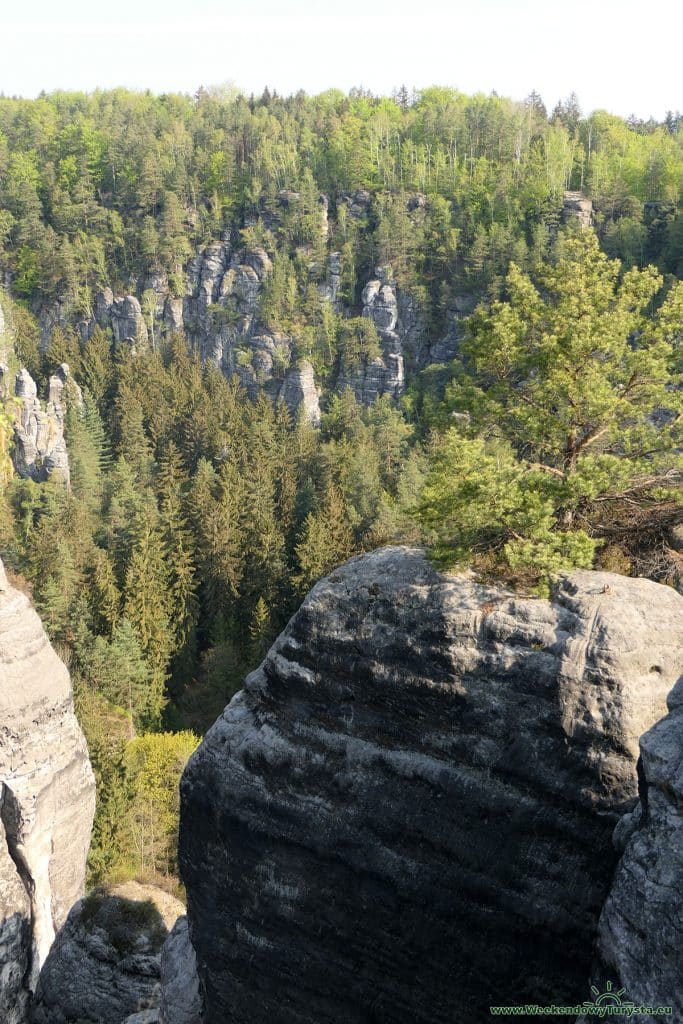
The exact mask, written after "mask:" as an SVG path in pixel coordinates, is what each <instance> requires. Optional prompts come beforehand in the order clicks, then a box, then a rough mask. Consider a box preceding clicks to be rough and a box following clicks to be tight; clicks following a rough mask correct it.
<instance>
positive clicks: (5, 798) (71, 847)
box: [0, 563, 95, 1024]
mask: <svg viewBox="0 0 683 1024" xmlns="http://www.w3.org/2000/svg"><path fill="white" fill-rule="evenodd" d="M94 807H95V780H94V778H93V774H92V770H91V768H90V761H89V760H88V752H87V748H86V745H85V739H84V738H83V734H82V732H81V730H80V728H79V726H78V723H77V721H76V717H75V715H74V710H73V699H72V693H71V683H70V680H69V674H68V672H67V670H66V668H65V666H64V665H63V664H62V662H61V661H60V660H59V658H58V657H57V655H56V654H55V652H54V651H53V649H52V647H51V646H50V643H49V641H48V639H47V636H46V635H45V632H44V630H43V627H42V625H41V623H40V620H39V618H38V616H37V614H36V613H35V611H34V610H33V608H32V607H31V605H30V602H29V600H28V598H27V597H26V596H25V595H24V594H23V593H21V592H20V591H19V590H17V589H16V588H15V587H12V586H11V585H10V584H9V583H8V581H7V578H6V575H5V572H4V569H3V568H2V565H1V563H0V818H1V821H2V828H0V980H1V982H2V983H1V984H0V1020H2V1021H3V1024H16V1022H19V1021H21V1020H22V1019H23V1018H22V1015H23V1012H24V1007H25V1004H26V998H27V994H28V992H29V991H32V990H33V989H34V988H35V984H36V980H37V975H38V970H39V968H40V966H41V964H42V962H43V961H44V959H45V957H46V955H47V952H48V950H49V948H50V945H51V944H52V941H53V939H54V936H55V933H56V931H57V930H58V929H59V928H60V927H61V925H62V924H63V922H64V920H65V918H66V916H67V914H68V912H69V910H70V909H71V906H72V904H73V903H74V901H75V900H77V899H78V897H79V896H80V895H81V894H82V889H83V882H84V878H85V859H86V855H87V851H88V845H89V843H90V830H91V827H92V820H93V813H94Z"/></svg>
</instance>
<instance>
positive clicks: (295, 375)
mask: <svg viewBox="0 0 683 1024" xmlns="http://www.w3.org/2000/svg"><path fill="white" fill-rule="evenodd" d="M279 397H280V398H281V399H282V400H283V401H284V403H285V405H286V406H287V408H288V409H289V411H290V412H291V413H292V415H293V416H295V415H296V414H297V413H298V412H299V410H302V411H303V414H304V416H306V418H307V419H308V421H309V423H312V424H313V426H314V427H317V426H319V425H320V396H319V395H318V391H317V389H316V386H315V373H314V371H313V366H312V365H311V363H309V361H308V359H300V360H299V362H298V363H297V364H296V366H292V367H290V369H289V370H288V371H287V375H286V376H285V379H284V381H283V383H282V387H281V388H280V395H279Z"/></svg>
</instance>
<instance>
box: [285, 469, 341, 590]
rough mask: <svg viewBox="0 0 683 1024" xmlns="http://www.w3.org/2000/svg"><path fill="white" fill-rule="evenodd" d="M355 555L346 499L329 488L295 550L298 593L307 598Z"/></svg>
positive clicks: (303, 530)
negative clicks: (337, 568) (314, 587)
mask: <svg viewBox="0 0 683 1024" xmlns="http://www.w3.org/2000/svg"><path fill="white" fill-rule="evenodd" d="M352 551H353V536H352V532H351V527H350V526H349V522H348V519H347V517H346V509H345V504H344V499H343V497H342V494H341V492H340V491H339V490H338V489H337V488H336V487H334V486H332V485H329V486H328V488H327V491H326V493H325V497H324V499H323V501H322V503H321V506H320V508H319V510H318V511H317V512H309V514H308V515H307V516H306V519H305V520H304V524H303V528H302V531H301V538H300V540H299V543H298V544H297V546H296V559H297V562H298V565H299V571H298V573H297V574H296V575H295V576H294V579H293V582H294V585H295V587H296V590H297V593H298V594H299V595H303V594H305V593H306V592H307V591H308V590H309V589H310V587H311V586H312V585H313V584H314V583H315V582H317V580H319V579H320V578H321V577H322V576H324V575H326V573H328V572H329V571H330V570H331V569H333V568H334V567H335V566H337V565H339V564H340V562H343V561H344V559H346V558H348V557H349V555H350V554H351V552H352Z"/></svg>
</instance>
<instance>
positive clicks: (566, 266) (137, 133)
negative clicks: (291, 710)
mask: <svg viewBox="0 0 683 1024" xmlns="http://www.w3.org/2000/svg"><path fill="white" fill-rule="evenodd" d="M682 128H683V123H682V121H681V118H680V116H679V115H675V114H671V115H667V118H666V120H665V121H664V122H663V123H661V124H658V123H655V122H645V123H644V122H638V121H634V120H631V121H629V122H626V121H624V120H622V119H620V118H618V117H615V116H613V115H610V114H608V113H606V112H601V111H598V112H595V113H593V114H591V115H589V116H583V115H582V113H581V111H580V109H579V106H578V102H577V101H576V99H575V97H573V96H572V97H570V98H569V99H568V100H566V101H562V102H560V103H558V105H557V107H556V108H555V109H554V110H553V111H552V112H550V114H549V113H548V112H547V111H546V110H545V108H544V107H543V104H542V102H541V100H540V98H539V97H538V96H537V95H535V94H532V95H531V96H530V97H528V98H527V99H526V100H525V101H523V102H513V101H511V100H507V99H504V98H501V97H498V96H495V95H493V96H488V97H485V96H475V97H468V96H465V95H462V94H460V93H457V92H454V91H452V90H448V89H442V88H432V89H427V90H424V91H423V92H421V93H418V94H412V95H408V93H407V92H406V91H405V90H401V91H399V93H397V94H396V95H395V96H394V97H392V98H390V99H389V98H381V97H375V96H372V95H369V94H366V93H364V92H362V91H356V92H352V93H351V94H349V95H344V94H342V93H339V92H328V93H324V94H322V95H320V96H316V97H308V96H305V95H304V94H298V95H296V96H292V97H286V98H285V97H280V96H277V95H275V94H271V93H268V92H266V93H264V94H263V95H262V96H261V97H258V98H254V97H251V98H250V97H245V96H242V95H239V94H232V93H226V92H225V91H221V90H213V91H212V90H208V91H207V90H200V92H199V93H198V94H197V95H196V96H195V97H186V96H179V95H166V96H152V95H151V94H139V93H130V92H126V91H123V90H117V91H112V92H102V93H94V94H91V95H85V94H73V93H68V94H67V93H64V94H62V93H56V94H52V95H49V96H43V97H40V98H39V99H37V100H32V101H27V100H18V99H10V98H0V270H1V272H2V275H3V280H4V282H5V285H6V291H5V294H3V295H2V300H1V301H2V306H3V309H4V311H5V315H6V320H7V327H8V337H10V338H11V342H12V349H13V353H12V355H11V359H12V360H13V368H16V367H18V366H19V365H20V364H23V365H26V366H27V367H28V368H29V370H30V372H31V373H32V374H33V376H34V377H35V378H36V380H37V381H38V384H39V388H40V390H41V393H44V391H45V387H46V383H47V380H48V377H49V375H50V374H51V373H53V372H54V370H55V369H56V367H58V366H59V365H60V364H61V363H64V362H66V363H68V364H69V366H70V369H71V373H72V375H73V378H74V379H75V381H76V382H77V383H78V385H79V386H80V388H81V389H82V393H83V401H82V404H79V402H78V401H77V400H76V396H75V394H73V393H72V395H71V400H70V401H69V403H68V415H67V423H66V435H67V442H68V448H69V456H70V465H71V487H70V489H67V488H65V487H64V486H63V484H62V483H61V482H60V481H59V480H56V479H53V480H51V481H49V482H47V483H36V482H34V481H32V480H27V479H21V478H19V477H18V476H16V475H13V474H12V472H11V462H10V460H9V454H10V453H11V443H12V440H11V439H12V418H13V407H12V402H11V399H9V398H8V399H7V400H6V401H5V403H4V406H3V408H2V410H0V555H2V557H3V559H4V560H5V562H6V563H7V565H8V566H9V567H10V569H12V570H14V571H15V572H17V573H20V574H21V575H23V576H24V577H25V579H26V580H27V581H28V582H29V585H30V586H31V588H32V593H33V597H34V599H35V601H36V604H37V607H38V610H39V611H40V613H41V616H42V618H43V621H44V623H45V626H46V628H47V629H48V631H49V633H50V636H51V638H52V640H53V641H54V643H55V644H56V645H57V647H58V649H59V650H60V653H62V655H63V657H64V658H65V660H66V661H67V662H68V664H69V667H70V670H71V672H72V677H73V679H74V685H75V689H76V696H77V705H78V712H79V715H80V718H81V722H82V724H83V726H84V728H85V730H86V734H87V736H88V741H89V745H90V752H91V758H92V761H93V764H94V767H95V771H96V775H97V781H98V809H97V817H96V824H95V834H94V839H93V847H92V851H91V861H90V865H91V877H92V878H93V880H95V881H102V880H106V879H107V878H112V877H116V876H119V875H122V874H123V875H125V874H137V875H139V876H142V877H148V876H150V875H158V874H162V875H163V874H168V875H171V876H172V875H173V873H174V871H175V831H176V829H177V795H176V791H175V783H176V781H177V778H178V776H179V774H180V771H181V770H182V765H183V764H184V762H185V760H186V758H187V757H188V756H189V754H190V753H191V751H192V749H193V748H194V746H195V745H196V743H197V742H198V736H199V735H201V733H202V732H203V731H204V730H205V729H206V728H207V727H208V726H209V725H210V724H211V722H212V721H213V720H214V718H215V717H216V715H217V714H218V713H220V711H221V710H222V708H223V706H224V705H225V703H226V702H227V701H228V700H229V698H230V696H231V695H232V694H233V693H234V692H235V691H236V690H237V689H238V688H239V686H240V685H241V682H242V680H243V678H244V675H245V673H247V672H248V671H249V670H250V669H251V668H253V667H255V666H256V665H257V664H258V662H259V660H260V659H261V657H262V656H263V654H264V653H265V651H266V650H267V648H268V645H269V644H270V642H271V641H272V639H273V637H274V636H275V635H277V633H278V631H279V630H280V629H281V628H282V627H283V626H284V625H285V624H286V622H287V619H288V617H289V616H290V615H291V614H292V613H293V611H294V610H295V609H296V607H297V605H298V603H299V602H300V601H301V599H302V597H303V596H304V595H305V594H306V592H307V591H308V589H309V588H310V587H311V585H312V584H313V583H315V581H316V580H317V579H319V578H320V577H321V576H322V575H324V574H325V572H327V571H328V570H330V569H331V568H332V567H333V566H334V565H336V564H338V563H339V562H341V561H342V560H343V559H345V558H346V557H348V556H349V555H351V554H353V553H356V552H360V551H363V550H368V549H370V548H372V547H374V546H377V545H378V544H381V543H386V542H393V541H409V542H425V543H427V544H428V545H429V546H430V547H431V550H432V552H433V555H434V557H435V558H436V559H437V561H439V562H440V563H441V564H443V565H445V566H452V565H463V564H467V565H473V566H474V567H475V568H476V569H477V570H478V571H479V572H481V573H483V574H491V573H496V574H500V573H503V574H504V575H505V576H506V578H507V579H509V580H511V581H512V582H516V583H517V584H518V585H522V586H525V587H527V588H530V589H534V588H535V589H539V588H541V589H543V588H544V587H547V579H548V576H549V574H551V573H552V572H553V571H555V570H557V569H558V568H563V567H566V566H571V565H579V566H590V565H598V566H603V567H607V568H612V569H616V570H617V571H621V572H627V573H628V572H634V573H638V574H646V575H651V576H653V578H657V579H659V580H662V581H664V582H675V578H676V576H675V573H676V563H675V559H674V560H673V561H672V557H671V552H670V551H669V549H668V547H667V544H668V542H667V540H666V538H667V537H668V531H670V529H671V528H672V526H673V525H675V524H676V523H677V522H678V521H679V520H680V510H681V504H680V450H681V442H680V427H679V422H680V413H681V408H680V405H681V403H680V397H679V396H680V394H681V390H680V370H681V360H680V336H681V322H682V320H683V290H682V286H681V284H680V282H679V281H678V279H679V278H680V277H681V276H682V275H683V207H682V204H681V189H682V186H683V131H682ZM566 189H574V190H577V191H581V192H582V193H583V194H585V195H587V196H589V197H590V198H591V199H592V201H593V206H594V225H595V226H594V230H593V229H585V230H583V231H582V230H580V229H579V227H578V225H576V224H575V223H573V222H570V223H568V224H564V225H563V224H562V223H561V211H562V204H563V194H564V192H565V190H566ZM283 194H284V195H285V197H286V196H287V195H294V196H296V201H295V202H285V203H283ZM321 196H324V197H325V203H324V211H325V212H324V213H323V206H321ZM416 210H417V211H418V215H416V212H415V211H416ZM323 218H326V220H327V227H326V230H325V231H323V230H321V223H323ZM219 238H229V239H230V240H231V241H232V243H233V245H234V246H235V247H239V246H243V247H248V246H256V245H258V246H262V247H263V248H264V249H265V250H266V252H267V254H268V256H269V258H270V260H271V261H272V274H271V276H270V277H269V279H268V280H267V281H266V283H265V285H264V288H263V292H262V294H261V297H260V299H259V302H260V313H259V315H260V317H261V318H262V320H263V321H264V322H265V323H267V324H269V325H270V327H271V328H272V329H273V330H283V331H286V332H287V333H288V334H289V335H291V336H292V337H293V338H294V341H295V345H296V350H297V351H298V353H299V354H304V355H306V356H307V357H310V358H311V359H312V361H313V363H314V365H315V368H316V372H317V375H318V382H319V384H320V385H321V387H322V395H321V407H322V419H321V424H320V426H319V427H314V426H312V425H311V423H310V422H309V420H308V419H307V418H306V417H305V416H303V415H299V416H297V415H295V414H292V413H291V412H290V411H288V409H287V408H286V406H285V405H284V403H282V402H277V403H274V402H273V401H272V400H271V398H269V397H267V396H266V395H265V394H262V395H260V396H258V397H257V398H256V399H255V400H254V399H253V397H252V398H249V397H248V396H247V394H246V393H245V392H244V391H243V390H242V389H241V388H240V386H239V385H238V383H237V382H236V380H235V378H232V379H230V380H228V379H226V378H225V377H224V376H223V374H222V373H221V372H220V370H219V369H218V368H217V367H215V366H214V365H213V364H212V363H204V364H203V363H202V362H201V361H200V359H199V356H198V354H197V352H196V351H194V350H193V349H192V347H191V345H188V340H187V339H186V338H185V336H184V335H183V334H182V332H175V333H172V332H170V331H167V330H159V333H158V337H157V338H156V339H155V344H154V345H153V346H148V347H146V348H145V347H140V348H138V350H136V349H135V347H131V346H130V345H128V344H125V343H124V344H120V345H115V344H114V342H113V339H112V337H111V334H110V333H109V331H107V330H103V329H101V327H99V326H96V327H95V328H94V331H92V332H91V333H90V337H87V338H86V337H85V336H84V335H83V333H82V332H80V333H79V332H78V331H77V330H76V329H75V325H76V324H77V322H78V321H79V320H83V319H84V318H90V317H91V316H92V313H93V306H94V298H95V295H96V293H97V291H98V290H99V289H101V288H102V287H104V286H111V287H112V288H113V289H114V291H119V292H121V293H124V294H125V293H128V292H129V291H131V290H133V291H134V290H135V289H136V287H138V284H137V283H138V281H140V280H142V279H144V277H145V275H149V274H151V273H163V274H164V275H166V278H167V280H168V283H169V288H170V290H171V292H172V293H174V294H176V295H178V296H180V295H183V294H185V293H186V290H187V268H188V264H189V263H190V261H191V260H192V259H193V257H194V256H195V255H196V253H197V252H198V251H199V250H200V249H201V247H202V246H203V245H205V244H207V243H209V242H211V241H214V240H216V239H219ZM330 252H338V253H340V255H341V260H340V265H341V276H342V280H341V292H340V299H341V305H340V307H338V308H337V309H336V310H334V311H333V310H332V308H331V306H330V304H329V301H328V300H327V299H326V298H325V297H324V294H323V293H322V292H321V290H320V289H319V288H318V286H319V285H320V284H321V283H322V282H323V280H324V277H325V274H326V272H327V271H326V267H327V259H328V256H329V253H330ZM377 265H383V266H387V265H389V266H391V268H392V271H393V275H394V278H395V281H396V283H397V287H398V288H399V289H403V290H404V291H406V292H407V293H409V294H410V295H411V296H412V297H413V299H414V300H415V303H416V304H417V306H418V307H419V309H420V311H421V313H422V314H423V315H424V318H425V322H426V324H427V330H428V332H429V334H430V336H431V337H432V338H433V339H438V338H439V337H440V335H441V334H442V332H443V331H444V330H445V329H446V324H447V318H448V315H449V311H450V310H451V309H452V308H453V304H454V303H455V302H457V300H458V299H459V298H462V297H466V298H467V302H468V304H469V305H468V308H474V307H476V306H477V304H478V308H477V309H476V311H475V312H474V313H473V314H472V316H471V317H470V320H469V322H468V326H467V328H466V329H465V331H464V334H463V339H462V342H461V345H460V349H459V352H458V355H457V357H456V358H455V359H454V360H449V361H448V362H446V363H443V364H436V365H428V366H425V367H423V368H422V369H420V368H418V367H412V368H411V372H410V374H409V379H408V382H407V388H406V391H405V393H404V395H403V396H402V397H401V398H400V399H399V400H394V399H390V398H389V397H386V396H385V397H382V398H380V399H378V400H377V401H375V402H374V403H373V404H371V405H368V406H364V405H362V404H361V403H359V401H357V399H356V398H355V397H354V394H353V393H352V391H351V390H340V389H337V388H336V387H335V374H334V373H333V372H332V368H333V363H334V360H335V359H336V360H341V362H342V365H343V361H344V360H345V359H346V360H352V361H355V363H358V362H359V361H360V362H365V363H366V364H367V363H368V362H370V361H371V360H372V358H373V357H374V355H376V353H377V352H378V351H379V348H378V344H379V342H378V337H377V333H376V331H375V330H374V326H373V325H372V323H371V321H369V320H367V319H365V320H361V319H360V317H359V314H360V313H361V308H362V306H361V299H360V296H361V291H362V288H363V286H364V285H365V284H366V283H367V281H368V279H369V278H370V277H371V276H372V274H373V269H374V268H375V266H377ZM138 291H139V288H138ZM56 307H59V310H60V316H61V320H62V326H60V327H56V328H55V329H54V330H53V331H52V332H51V334H50V336H49V337H45V336H44V333H43V336H42V337H41V332H40V330H39V326H38V315H39V314H41V313H42V312H44V311H45V310H46V309H47V310H49V309H51V308H56ZM143 308H144V306H143ZM146 313H147V315H148V316H150V317H153V315H154V312H153V308H152V306H149V307H148V308H147V311H146ZM215 313H216V315H218V313H220V314H221V315H223V316H228V315H229V313H230V311H229V310H227V309H222V310H217V311H215ZM363 325H365V326H366V327H367V330H365V331H362V330H361V328H362V327H363ZM359 339H360V340H359ZM354 346H355V348H354ZM356 348H357V349H358V351H356Z"/></svg>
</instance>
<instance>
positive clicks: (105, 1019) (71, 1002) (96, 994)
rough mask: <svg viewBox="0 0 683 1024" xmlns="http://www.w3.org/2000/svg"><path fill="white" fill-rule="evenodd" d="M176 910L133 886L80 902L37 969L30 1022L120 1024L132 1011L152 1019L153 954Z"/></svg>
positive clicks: (171, 902)
mask: <svg viewBox="0 0 683 1024" xmlns="http://www.w3.org/2000/svg"><path fill="white" fill-rule="evenodd" d="M183 909H184V908H183V905H182V903H179V902H178V900H176V899H174V898H173V897H172V896H169V895H168V893H166V892H163V891H162V890H160V889H157V888H155V887H154V886H149V885H139V884H138V883H136V882H127V883H125V884H124V885H119V886H115V887H114V888H113V889H111V890H110V891H108V892H96V893H93V894H91V895H90V896H88V897H87V898H86V899H85V900H80V901H79V902H78V903H77V904H76V905H75V906H74V907H73V909H72V910H71V913H70V914H69V916H68V918H67V920H66V924H65V925H64V927H63V928H62V930H61V931H60V932H59V934H58V936H57V938H56V939H55V942H54V944H53V946H52V949H51V950H50V954H49V956H48V958H47V961H46V962H45V966H44V967H43V969H42V971H41V974H40V981H39V984H38V990H37V992H36V997H35V1002H34V1006H33V1009H32V1013H31V1021H32V1024H122V1022H123V1021H124V1020H125V1019H126V1018H127V1017H128V1016H129V1015H131V1014H137V1013H140V1014H141V1015H144V1016H143V1019H147V1020H149V1019H152V1020H158V1019H159V1014H158V1007H159V1001H160V998H161V993H160V986H161V951H162V947H163V945H164V942H165V941H166V939H167V937H168V934H169V931H170V930H171V929H172V928H173V926H174V924H175V922H176V921H177V920H178V918H179V916H180V915H181V914H182V913H183ZM149 1011H152V1012H149Z"/></svg>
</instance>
